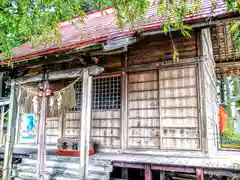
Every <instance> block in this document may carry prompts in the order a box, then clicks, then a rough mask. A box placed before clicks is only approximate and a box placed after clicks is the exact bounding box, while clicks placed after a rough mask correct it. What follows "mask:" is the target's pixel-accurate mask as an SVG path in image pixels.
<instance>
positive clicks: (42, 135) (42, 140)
mask: <svg viewBox="0 0 240 180" xmlns="http://www.w3.org/2000/svg"><path fill="white" fill-rule="evenodd" d="M43 85H44V90H47V89H48V88H49V83H48V81H45V82H44V83H43ZM47 107H48V96H47V94H46V92H45V91H44V92H43V96H42V98H41V111H40V121H39V131H38V139H39V142H38V157H37V159H38V163H37V167H36V172H37V175H38V176H37V177H38V180H41V179H42V178H43V177H44V174H43V173H44V166H45V158H46V147H45V145H46V118H47Z"/></svg>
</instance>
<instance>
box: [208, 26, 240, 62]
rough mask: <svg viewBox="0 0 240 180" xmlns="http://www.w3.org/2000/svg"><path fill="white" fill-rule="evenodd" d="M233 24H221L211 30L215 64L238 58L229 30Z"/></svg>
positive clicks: (239, 53)
mask: <svg viewBox="0 0 240 180" xmlns="http://www.w3.org/2000/svg"><path fill="white" fill-rule="evenodd" d="M232 25H233V22H222V23H219V24H217V25H216V26H214V27H212V28H211V35H212V37H211V40H212V48H213V54H214V59H215V62H217V63H218V62H227V61H235V60H237V59H239V58H240V52H238V51H237V49H236V46H235V42H233V40H232V37H233V34H232V33H230V29H231V27H232Z"/></svg>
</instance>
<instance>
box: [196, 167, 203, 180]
mask: <svg viewBox="0 0 240 180" xmlns="http://www.w3.org/2000/svg"><path fill="white" fill-rule="evenodd" d="M196 176H197V180H204V173H203V169H201V168H197V169H196Z"/></svg>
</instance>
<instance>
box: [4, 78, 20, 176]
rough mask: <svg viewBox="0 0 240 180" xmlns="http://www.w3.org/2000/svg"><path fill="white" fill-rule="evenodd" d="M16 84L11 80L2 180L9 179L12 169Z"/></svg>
mask: <svg viewBox="0 0 240 180" xmlns="http://www.w3.org/2000/svg"><path fill="white" fill-rule="evenodd" d="M16 89H17V88H16V82H15V81H14V80H13V81H12V82H11V94H10V104H9V119H8V126H7V139H6V146H5V152H4V163H3V178H2V179H4V180H10V179H11V168H12V156H13V146H14V138H15V131H14V129H15V127H16V109H17V106H16V104H17V102H16V100H17V98H16Z"/></svg>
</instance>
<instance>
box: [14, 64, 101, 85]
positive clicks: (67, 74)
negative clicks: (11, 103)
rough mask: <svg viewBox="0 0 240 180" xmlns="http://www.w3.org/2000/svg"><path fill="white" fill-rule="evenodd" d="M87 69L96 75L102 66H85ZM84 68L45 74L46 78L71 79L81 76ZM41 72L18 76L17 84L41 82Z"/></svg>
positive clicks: (90, 73)
mask: <svg viewBox="0 0 240 180" xmlns="http://www.w3.org/2000/svg"><path fill="white" fill-rule="evenodd" d="M86 68H87V69H88V73H89V75H98V74H100V73H102V72H103V71H104V69H103V68H102V67H99V66H96V65H93V66H89V67H86ZM84 69H85V68H76V69H68V70H62V71H54V72H49V73H48V74H47V77H48V80H59V79H71V78H77V77H80V76H83V71H84ZM43 76H44V75H43V74H39V75H36V76H27V77H20V78H17V79H16V82H17V83H18V84H27V83H34V82H41V81H42V80H43Z"/></svg>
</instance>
